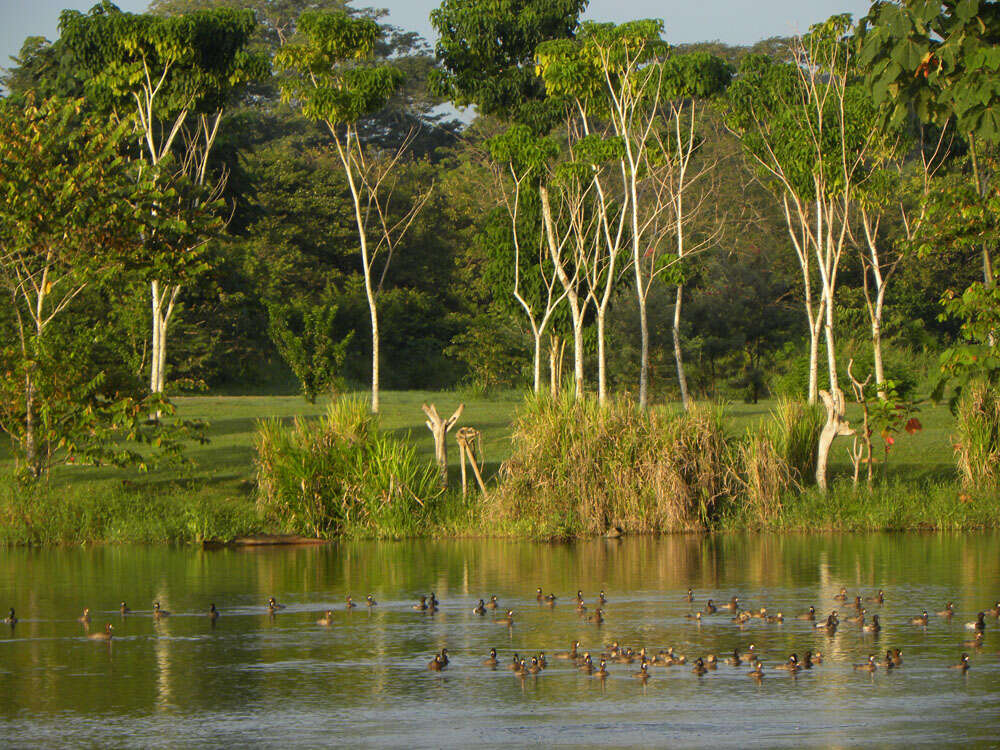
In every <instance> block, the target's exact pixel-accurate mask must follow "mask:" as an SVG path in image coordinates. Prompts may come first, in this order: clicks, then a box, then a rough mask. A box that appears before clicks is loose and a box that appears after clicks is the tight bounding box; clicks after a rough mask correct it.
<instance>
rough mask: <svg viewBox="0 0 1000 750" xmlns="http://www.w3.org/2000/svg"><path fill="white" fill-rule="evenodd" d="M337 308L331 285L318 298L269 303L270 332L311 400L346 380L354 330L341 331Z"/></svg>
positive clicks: (303, 390)
mask: <svg viewBox="0 0 1000 750" xmlns="http://www.w3.org/2000/svg"><path fill="white" fill-rule="evenodd" d="M337 310H338V306H337V303H336V300H335V295H333V294H332V293H331V290H330V289H329V288H328V289H327V290H325V292H324V294H323V295H322V296H321V297H320V299H319V300H317V301H316V302H311V301H309V300H306V299H297V300H293V301H290V302H286V303H284V304H282V303H280V302H272V303H270V304H269V305H268V309H267V312H268V334H269V335H270V337H271V340H272V341H273V342H274V346H275V348H276V349H277V350H278V353H279V354H280V355H281V357H282V359H284V360H285V362H286V363H288V366H289V367H290V368H291V370H292V372H293V373H294V374H295V377H296V378H297V379H298V381H299V384H300V385H301V386H302V395H304V396H305V397H306V399H308V400H309V402H310V403H313V402H315V401H316V396H317V395H318V394H332V393H336V391H337V388H338V386H339V385H340V384H342V383H343V374H342V368H343V365H344V358H345V357H346V355H347V347H348V345H349V344H350V342H351V338H353V336H354V332H353V331H348V332H347V334H346V335H345V334H342V333H341V332H340V330H341V328H340V326H339V325H338V321H337Z"/></svg>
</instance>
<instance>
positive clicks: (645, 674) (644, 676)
mask: <svg viewBox="0 0 1000 750" xmlns="http://www.w3.org/2000/svg"><path fill="white" fill-rule="evenodd" d="M632 676H633V677H635V678H636V679H637V680H642V681H643V682H645V681H646V680H648V679H649V665H648V662H646V660H645V659H643V661H642V663H641V664H640V665H639V671H638V672H634V673H633V674H632Z"/></svg>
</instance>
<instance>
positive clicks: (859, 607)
mask: <svg viewBox="0 0 1000 750" xmlns="http://www.w3.org/2000/svg"><path fill="white" fill-rule="evenodd" d="M852 606H853V607H854V611H855V612H860V611H861V610H862V609H863V605H862V604H861V596H860V595H858V596H856V597H854V604H853V605H852Z"/></svg>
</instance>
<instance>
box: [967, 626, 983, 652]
mask: <svg viewBox="0 0 1000 750" xmlns="http://www.w3.org/2000/svg"><path fill="white" fill-rule="evenodd" d="M984 635H985V633H983V631H982V630H977V631H976V634H975V635H974V636H972V640H969V641H962V645H963V646H965V647H966V648H982V647H983V636H984Z"/></svg>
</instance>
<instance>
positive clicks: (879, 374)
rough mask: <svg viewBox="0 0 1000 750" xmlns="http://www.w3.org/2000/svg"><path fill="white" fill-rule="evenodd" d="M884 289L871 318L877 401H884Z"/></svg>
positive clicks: (878, 296)
mask: <svg viewBox="0 0 1000 750" xmlns="http://www.w3.org/2000/svg"><path fill="white" fill-rule="evenodd" d="M883 290H884V287H881V288H879V290H878V295H877V300H876V302H875V314H874V315H873V316H872V359H873V362H874V367H875V389H876V392H877V393H878V397H879V399H881V400H882V401H885V399H886V393H885V388H884V387H883V385H884V384H885V367H884V365H883V363H882V304H883V300H884V291H883Z"/></svg>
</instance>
